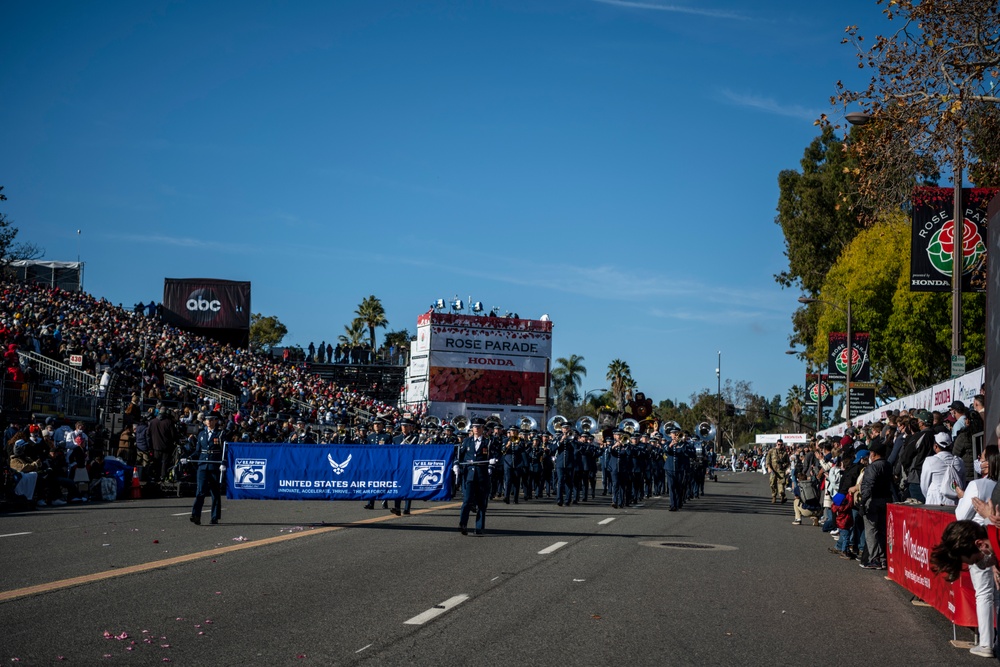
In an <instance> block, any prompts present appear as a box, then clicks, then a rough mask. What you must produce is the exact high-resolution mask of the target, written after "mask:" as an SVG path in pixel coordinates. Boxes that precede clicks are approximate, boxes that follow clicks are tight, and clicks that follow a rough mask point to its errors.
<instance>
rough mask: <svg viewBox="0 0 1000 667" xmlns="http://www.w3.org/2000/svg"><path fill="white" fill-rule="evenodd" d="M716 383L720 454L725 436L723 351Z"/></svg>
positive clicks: (716, 367)
mask: <svg viewBox="0 0 1000 667" xmlns="http://www.w3.org/2000/svg"><path fill="white" fill-rule="evenodd" d="M715 383H716V385H717V387H716V394H715V397H716V400H717V409H718V411H719V415H718V420H719V429H718V430H719V442H718V445H719V452H721V451H722V439H723V438H722V436H723V433H722V412H723V410H722V350H719V362H718V364H717V365H716V366H715Z"/></svg>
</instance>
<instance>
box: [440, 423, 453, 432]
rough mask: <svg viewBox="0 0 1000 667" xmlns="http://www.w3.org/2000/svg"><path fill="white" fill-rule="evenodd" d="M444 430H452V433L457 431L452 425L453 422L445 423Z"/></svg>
mask: <svg viewBox="0 0 1000 667" xmlns="http://www.w3.org/2000/svg"><path fill="white" fill-rule="evenodd" d="M442 430H444V431H451V432H452V433H454V432H455V427H454V426H452V425H451V424H445V425H444V428H443V429H442Z"/></svg>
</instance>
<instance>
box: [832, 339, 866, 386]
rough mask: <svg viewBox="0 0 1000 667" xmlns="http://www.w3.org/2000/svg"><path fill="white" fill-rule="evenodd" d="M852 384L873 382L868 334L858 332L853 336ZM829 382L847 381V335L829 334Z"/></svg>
mask: <svg viewBox="0 0 1000 667" xmlns="http://www.w3.org/2000/svg"><path fill="white" fill-rule="evenodd" d="M851 338H852V341H851V347H853V348H854V350H853V352H852V354H851V382H868V381H870V380H871V375H872V368H871V360H870V359H869V358H868V342H869V338H868V334H866V333H861V332H860V331H856V332H854V333H852V334H851ZM829 341H830V348H829V349H830V351H829V353H828V354H829V364H830V368H829V376H828V377H829V380H830V381H831V382H846V381H847V334H846V333H843V332H839V331H831V332H830V334H829Z"/></svg>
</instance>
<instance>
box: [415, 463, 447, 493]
mask: <svg viewBox="0 0 1000 667" xmlns="http://www.w3.org/2000/svg"><path fill="white" fill-rule="evenodd" d="M444 466H445V462H444V461H427V460H416V461H414V462H413V483H412V487H413V490H414V491H433V490H434V489H440V488H441V485H442V484H444Z"/></svg>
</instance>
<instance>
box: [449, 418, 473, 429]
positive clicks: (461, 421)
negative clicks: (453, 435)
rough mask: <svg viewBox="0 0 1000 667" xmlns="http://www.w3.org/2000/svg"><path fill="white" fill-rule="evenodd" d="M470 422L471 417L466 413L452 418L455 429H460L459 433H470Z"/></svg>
mask: <svg viewBox="0 0 1000 667" xmlns="http://www.w3.org/2000/svg"><path fill="white" fill-rule="evenodd" d="M469 423H470V421H469V418H468V417H466V416H465V415H458V416H457V417H454V418H452V420H451V425H452V426H454V427H455V430H456V431H458V432H459V433H468V432H469Z"/></svg>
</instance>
